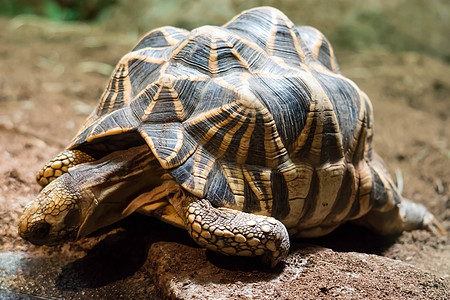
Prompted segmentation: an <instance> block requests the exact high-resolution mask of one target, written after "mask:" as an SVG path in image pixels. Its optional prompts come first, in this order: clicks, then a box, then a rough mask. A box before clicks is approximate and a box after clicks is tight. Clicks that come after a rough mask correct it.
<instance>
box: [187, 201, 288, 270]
mask: <svg viewBox="0 0 450 300" xmlns="http://www.w3.org/2000/svg"><path fill="white" fill-rule="evenodd" d="M185 226H186V229H187V230H188V232H189V234H190V235H191V237H192V238H193V239H194V241H195V242H196V243H198V244H199V245H200V246H202V247H205V248H207V249H209V250H212V251H214V252H217V253H221V254H224V255H238V256H261V258H262V261H263V263H265V264H268V265H269V266H271V267H275V266H276V265H277V264H278V262H279V261H280V260H282V259H283V258H284V257H286V255H287V254H288V252H289V235H288V233H287V230H286V228H285V226H284V225H283V224H282V223H281V222H280V221H278V220H276V219H274V218H272V217H266V216H258V215H253V214H248V213H244V212H241V211H237V210H233V209H228V208H214V207H213V206H212V205H211V203H210V202H209V201H207V200H194V201H192V202H190V203H189V204H188V205H187V206H185Z"/></svg>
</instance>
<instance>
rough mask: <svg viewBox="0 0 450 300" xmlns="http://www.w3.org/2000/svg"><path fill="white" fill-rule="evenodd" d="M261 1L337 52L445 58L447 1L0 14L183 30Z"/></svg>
mask: <svg viewBox="0 0 450 300" xmlns="http://www.w3.org/2000/svg"><path fill="white" fill-rule="evenodd" d="M262 5H270V6H274V7H277V8H279V9H280V10H282V11H283V12H284V13H285V14H287V16H288V17H289V18H290V19H291V20H292V21H294V23H296V24H298V25H303V24H308V25H311V26H315V27H317V28H319V29H320V30H321V31H322V32H323V33H324V34H325V35H326V36H327V37H328V38H329V39H330V41H331V42H332V44H333V45H334V46H335V47H336V48H337V51H339V50H340V49H351V50H361V49H364V48H369V47H371V48H373V47H382V48H386V49H389V50H394V51H405V50H407V51H420V52H424V53H428V54H430V55H435V56H438V57H440V58H442V59H444V60H446V61H448V60H450V39H449V36H450V5H449V2H448V1H447V0H407V1H406V0H366V1H355V0H334V1H328V0H276V1H270V0H245V1H244V0H220V1H211V0H193V1H186V0H134V1H125V0H1V1H0V12H1V15H3V16H5V17H14V16H17V15H36V16H40V17H43V18H46V19H50V20H54V21H71V22H74V21H76V22H89V23H96V24H100V25H102V26H105V27H106V28H109V29H112V30H117V31H121V32H127V33H129V34H135V35H140V34H142V33H144V32H147V31H148V30H150V29H152V28H155V27H159V26H163V25H167V24H170V25H172V26H177V27H183V28H186V29H193V28H195V27H197V26H201V25H204V24H214V25H221V24H223V23H225V22H227V21H228V20H229V19H230V18H232V17H233V16H234V15H236V14H238V13H239V12H241V11H242V10H245V9H249V8H251V7H255V6H262Z"/></svg>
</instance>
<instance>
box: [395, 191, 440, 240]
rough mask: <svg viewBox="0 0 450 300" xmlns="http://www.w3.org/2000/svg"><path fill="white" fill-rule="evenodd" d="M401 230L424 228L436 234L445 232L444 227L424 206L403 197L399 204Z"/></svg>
mask: <svg viewBox="0 0 450 300" xmlns="http://www.w3.org/2000/svg"><path fill="white" fill-rule="evenodd" d="M400 215H401V216H402V219H403V224H404V225H403V227H404V228H403V230H414V229H425V230H428V231H430V232H432V233H434V234H436V235H441V234H445V233H446V232H445V229H444V228H443V227H442V226H441V225H440V224H439V222H438V220H437V219H436V218H435V216H434V215H433V214H432V213H430V212H429V211H428V210H427V208H426V207H425V206H423V205H422V204H417V203H414V202H412V201H410V200H409V199H406V198H403V200H402V202H401V204H400Z"/></svg>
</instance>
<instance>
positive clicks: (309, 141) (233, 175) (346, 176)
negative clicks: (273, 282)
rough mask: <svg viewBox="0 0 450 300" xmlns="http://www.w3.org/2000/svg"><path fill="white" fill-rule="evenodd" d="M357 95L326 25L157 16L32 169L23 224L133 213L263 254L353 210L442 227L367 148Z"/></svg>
mask: <svg viewBox="0 0 450 300" xmlns="http://www.w3.org/2000/svg"><path fill="white" fill-rule="evenodd" d="M372 135H373V112H372V105H371V102H370V100H369V98H368V96H367V95H366V94H365V93H364V92H362V91H361V90H360V89H359V88H358V87H357V85H356V84H355V83H354V82H352V81H351V80H349V79H347V78H346V77H344V76H343V75H342V74H341V73H340V71H339V66H338V63H337V61H336V58H335V55H334V51H333V48H332V47H331V45H330V43H329V41H328V40H327V39H326V38H325V37H324V35H323V34H322V33H321V32H320V31H318V30H317V29H315V28H312V27H308V26H299V27H296V26H294V24H293V23H292V22H291V21H290V20H289V19H288V18H287V17H286V16H285V15H284V14H283V13H281V12H280V11H279V10H277V9H274V8H270V7H261V8H254V9H251V10H248V11H244V12H243V13H241V14H239V15H237V16H236V17H234V18H233V19H232V20H231V21H229V22H228V23H227V24H225V25H223V26H221V27H219V26H202V27H199V28H197V29H194V30H192V31H187V30H184V29H179V28H175V27H170V26H166V27H162V28H158V29H155V30H152V31H150V32H149V33H148V34H146V35H145V36H144V37H142V38H141V39H140V40H139V41H138V43H137V44H136V46H135V47H134V48H133V49H132V51H131V52H130V53H128V54H126V55H125V56H124V57H123V58H122V59H121V60H120V62H119V63H118V65H117V66H116V68H115V70H114V72H113V74H112V76H111V79H110V81H109V83H108V85H107V87H106V90H105V91H104V93H103V95H102V96H101V98H100V101H99V104H98V106H97V108H96V109H95V110H94V111H93V112H92V114H91V115H90V116H89V117H88V118H87V120H86V121H85V123H84V124H83V126H82V128H81V129H80V130H79V132H78V134H77V135H76V137H75V138H74V139H73V141H72V143H71V144H70V145H69V146H68V147H67V149H66V150H65V151H63V152H61V153H60V154H58V155H57V156H56V157H55V158H53V159H52V160H51V161H50V162H49V163H48V164H46V165H45V166H44V168H43V169H42V170H41V171H40V172H39V173H38V175H37V180H38V182H39V183H40V184H41V185H42V187H43V189H42V191H41V192H40V194H39V195H38V196H37V198H36V199H35V200H34V201H32V202H30V203H29V204H28V205H27V207H26V208H25V211H24V213H23V216H22V217H21V220H20V224H19V233H20V235H21V236H22V237H23V238H24V239H27V240H29V241H30V242H32V243H34V244H38V245H43V244H45V245H53V244H57V243H62V242H65V241H69V240H75V239H79V238H81V237H84V236H86V235H88V234H90V233H92V232H94V231H95V230H97V229H99V228H102V227H105V226H107V225H110V224H112V223H114V222H117V221H118V220H120V219H122V218H124V217H126V216H128V215H130V214H131V213H132V212H138V213H143V214H146V215H150V216H154V217H156V218H159V219H161V220H162V221H164V222H167V223H169V224H172V225H174V226H177V227H180V228H184V229H186V230H187V231H188V232H189V234H190V236H191V237H192V238H193V239H194V241H195V242H196V243H198V244H199V245H200V246H201V247H205V248H207V249H210V250H212V251H215V252H218V253H221V254H225V255H238V256H260V257H261V258H262V260H263V262H265V263H267V264H269V265H271V266H275V265H276V264H277V263H278V262H279V261H280V260H282V259H283V258H284V257H285V256H286V255H287V253H288V251H289V246H290V242H289V236H291V237H317V236H322V235H325V234H328V233H329V232H331V231H333V230H334V229H335V228H337V227H338V226H339V225H340V224H342V223H344V222H347V221H353V222H355V223H357V224H360V225H363V226H366V227H368V228H370V229H372V230H373V231H375V232H377V233H380V234H393V233H400V232H402V231H403V230H413V229H428V230H430V231H433V232H443V229H442V227H440V225H439V224H438V222H437V221H436V219H435V218H434V216H433V215H432V214H431V213H430V212H428V211H427V209H426V208H425V207H424V206H423V205H419V204H415V203H413V202H411V201H409V200H407V199H405V198H403V197H402V196H401V195H400V193H399V191H398V189H397V187H396V186H395V184H394V183H393V180H392V178H391V177H390V175H389V173H388V172H387V170H386V168H385V166H384V164H383V161H382V160H381V158H380V157H379V156H377V154H376V153H375V152H374V151H373V149H372Z"/></svg>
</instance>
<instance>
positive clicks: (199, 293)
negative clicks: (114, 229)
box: [149, 242, 450, 299]
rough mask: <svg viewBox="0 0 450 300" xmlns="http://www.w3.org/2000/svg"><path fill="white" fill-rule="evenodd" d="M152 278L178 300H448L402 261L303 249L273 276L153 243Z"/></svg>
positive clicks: (438, 282)
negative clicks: (368, 299) (386, 299)
mask: <svg viewBox="0 0 450 300" xmlns="http://www.w3.org/2000/svg"><path fill="white" fill-rule="evenodd" d="M149 258H150V259H151V261H150V267H151V270H150V271H149V272H151V273H153V276H154V277H153V278H154V282H155V284H156V285H157V287H158V288H159V289H160V291H161V292H162V294H163V295H165V296H166V297H168V298H174V299H317V298H333V299H334V298H341V299H361V298H372V299H377V298H378V299H382V298H384V299H385V298H392V299H405V298H408V299H449V297H450V293H449V292H448V291H449V286H448V282H446V281H445V280H444V279H443V278H437V277H436V276H435V275H432V274H431V273H428V272H424V271H421V270H419V269H417V268H415V267H414V266H412V265H409V264H406V263H404V262H401V261H399V260H393V259H390V258H386V257H382V256H377V255H373V254H361V253H355V252H334V251H332V250H330V249H327V248H323V247H320V246H314V245H307V244H304V245H299V246H298V249H296V250H294V251H291V253H290V254H289V256H288V257H287V259H286V260H285V261H284V264H283V265H282V266H279V267H278V268H276V269H275V270H273V271H272V270H268V269H264V268H262V267H260V265H259V261H258V260H256V259H254V260H251V261H250V262H248V261H244V260H240V259H232V258H228V257H223V256H219V255H216V254H214V253H212V252H210V251H205V250H203V249H199V248H193V247H189V246H185V245H180V244H177V243H173V242H158V243H155V244H154V245H153V246H152V247H151V248H150V252H149Z"/></svg>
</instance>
